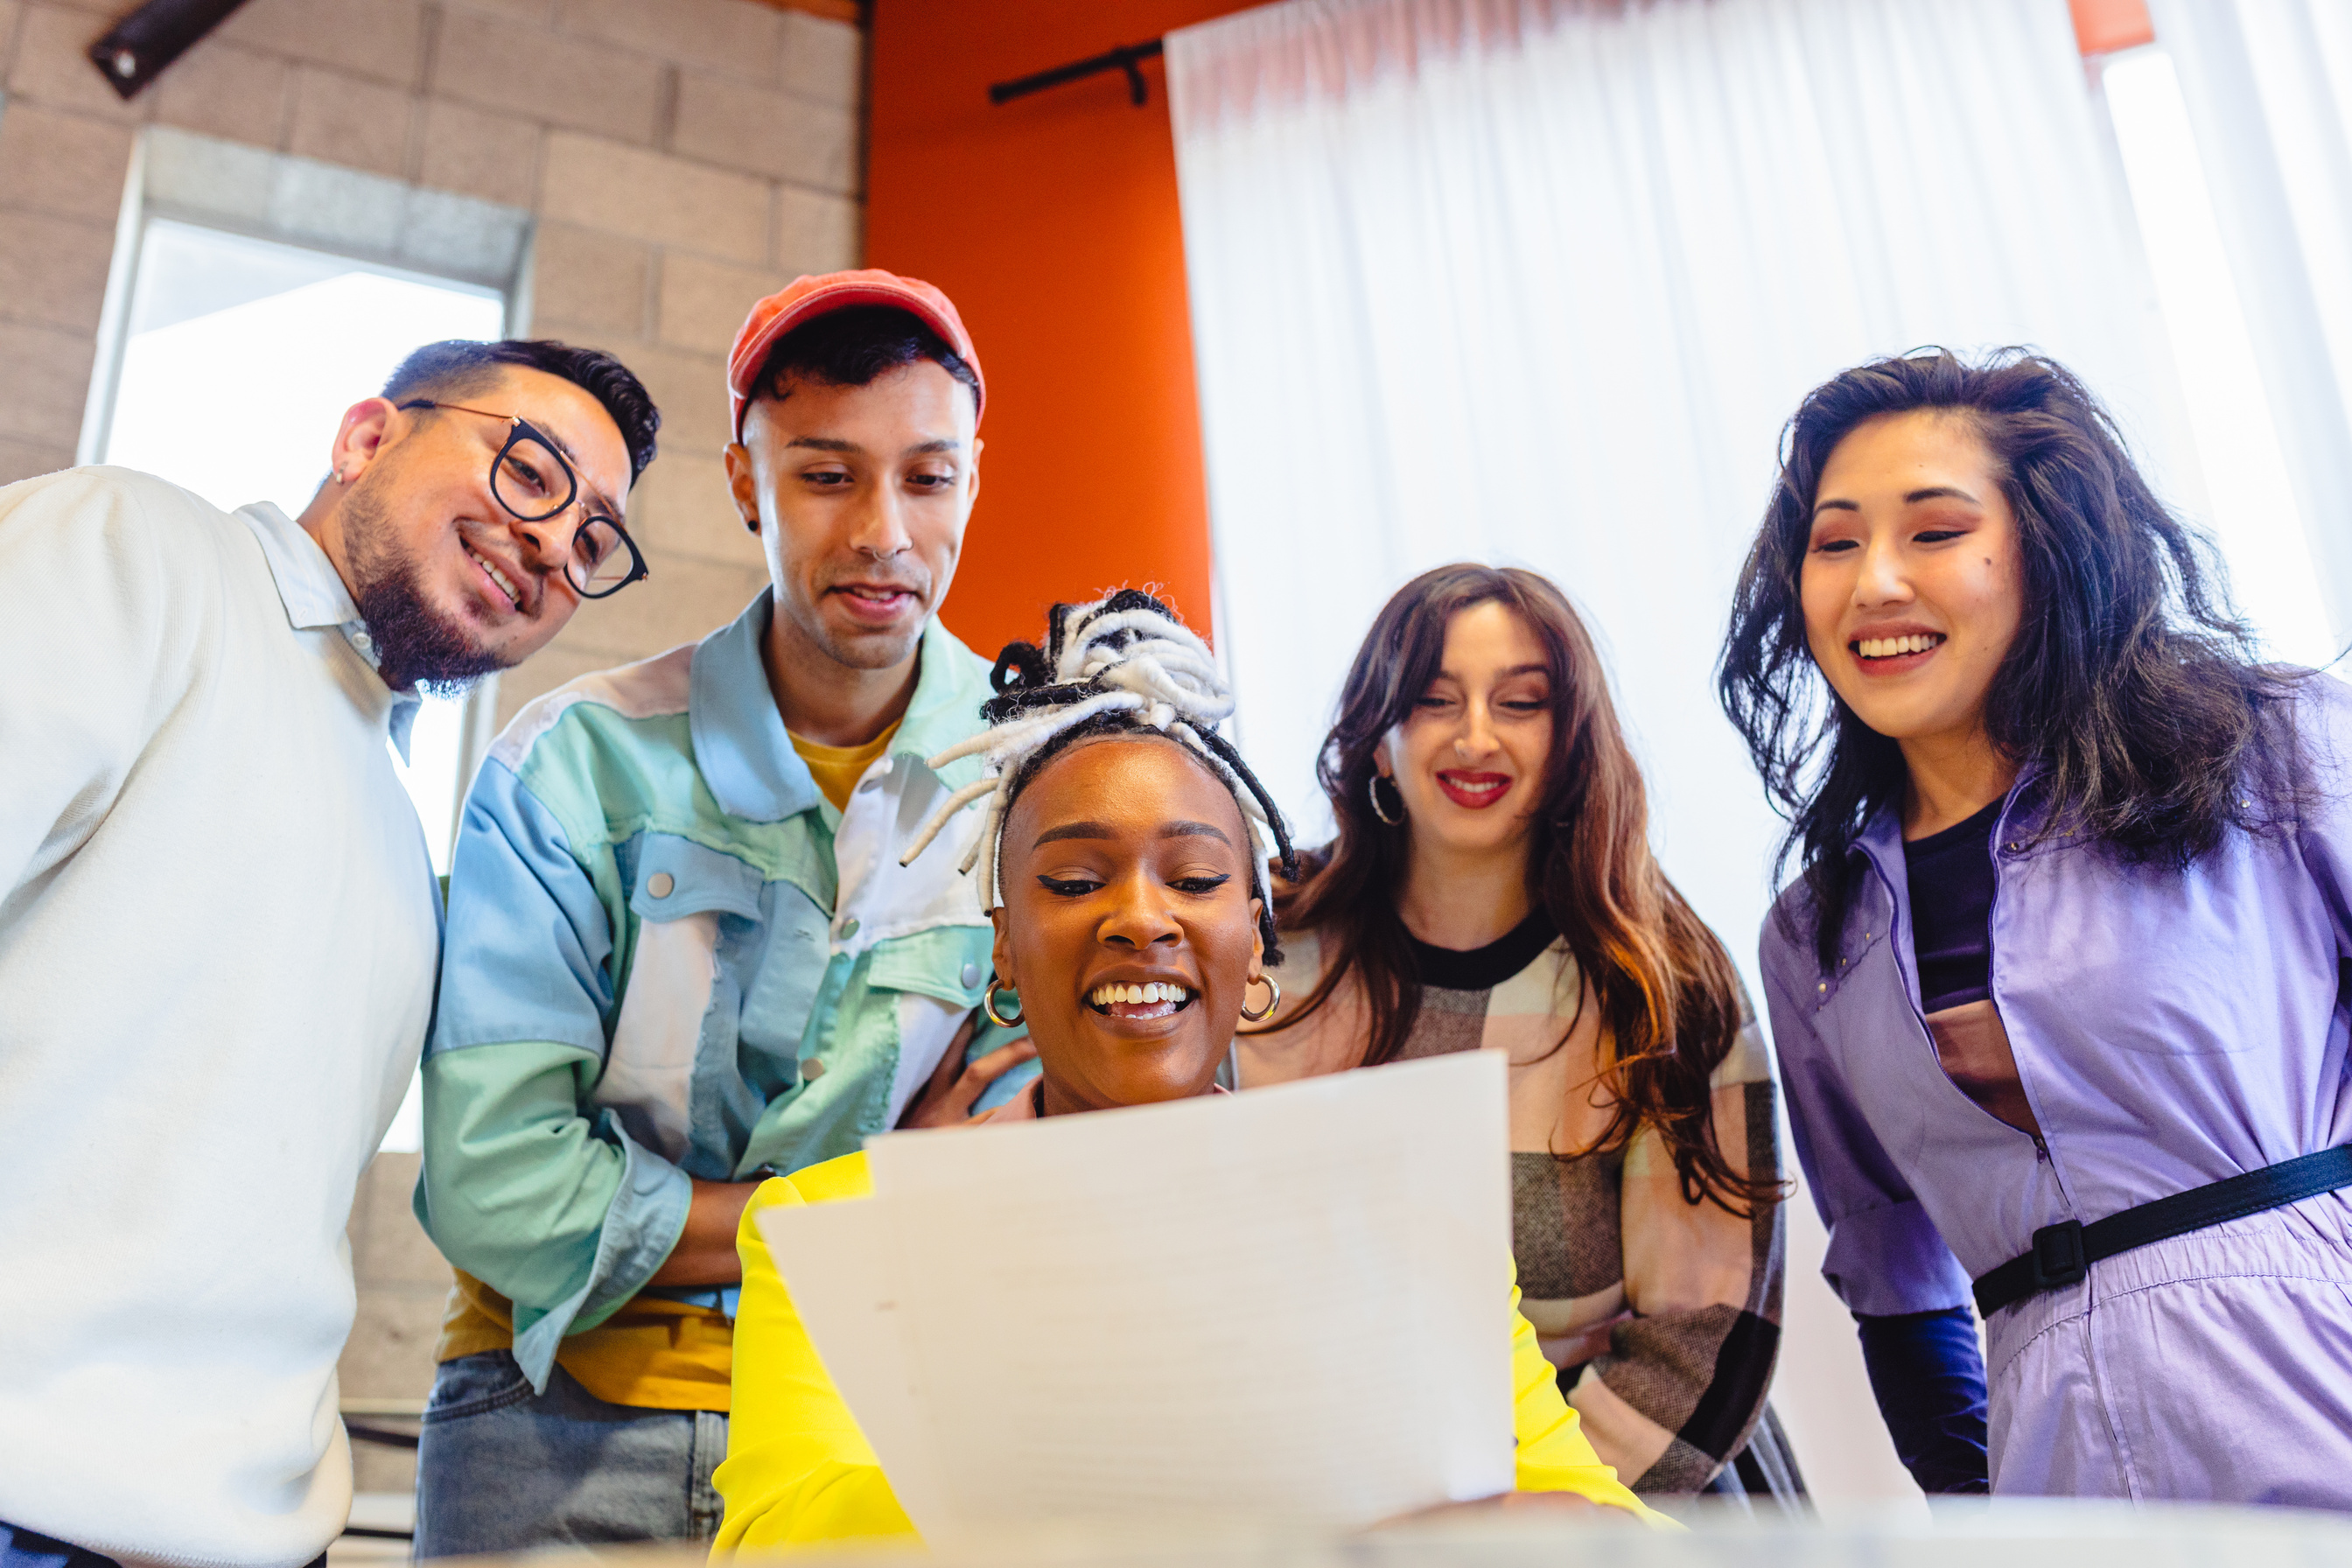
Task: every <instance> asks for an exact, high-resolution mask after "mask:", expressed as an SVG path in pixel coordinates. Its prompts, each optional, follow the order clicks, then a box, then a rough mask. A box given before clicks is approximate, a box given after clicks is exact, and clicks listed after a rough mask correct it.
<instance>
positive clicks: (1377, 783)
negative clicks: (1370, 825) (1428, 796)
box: [1364, 768, 1404, 827]
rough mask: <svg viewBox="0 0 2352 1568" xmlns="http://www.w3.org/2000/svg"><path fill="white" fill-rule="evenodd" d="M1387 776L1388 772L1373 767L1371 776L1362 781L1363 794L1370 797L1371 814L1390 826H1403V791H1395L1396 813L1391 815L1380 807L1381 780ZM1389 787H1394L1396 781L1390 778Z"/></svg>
mask: <svg viewBox="0 0 2352 1568" xmlns="http://www.w3.org/2000/svg"><path fill="white" fill-rule="evenodd" d="M1387 778H1388V774H1386V773H1382V772H1381V771H1380V769H1378V768H1374V769H1373V770H1372V776H1371V777H1370V778H1369V779H1367V780H1365V781H1364V794H1365V795H1368V796H1370V798H1371V803H1372V815H1373V816H1377V817H1379V818H1380V819H1381V821H1382V822H1385V823H1387V824H1388V825H1389V826H1391V827H1402V826H1404V792H1403V791H1402V790H1398V791H1397V814H1396V815H1395V816H1390V815H1389V814H1388V813H1387V812H1385V811H1383V810H1381V780H1383V779H1387ZM1389 787H1390V788H1391V789H1395V788H1396V783H1395V781H1394V780H1392V779H1391V780H1390V781H1389Z"/></svg>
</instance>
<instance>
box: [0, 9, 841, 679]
mask: <svg viewBox="0 0 2352 1568" xmlns="http://www.w3.org/2000/svg"><path fill="white" fill-rule="evenodd" d="M122 8H123V6H122V4H121V0H0V94H5V104H0V363H6V364H7V365H8V366H9V374H7V375H5V376H0V483H5V482H7V481H9V480H12V479H21V478H24V477H26V476H27V475H31V474H37V473H45V472H47V471H48V470H50V469H52V468H63V467H66V466H68V464H70V463H71V462H72V461H73V459H74V450H75V444H76V440H77V437H78V436H79V431H80V428H81V423H82V411H83V407H84V405H85V402H86V400H87V397H88V393H89V384H90V377H91V374H92V371H93V368H94V366H95V363H96V361H97V357H98V354H99V352H100V348H99V344H98V342H97V337H98V331H99V319H100V310H101V307H102V303H103V300H104V294H105V287H106V278H107V270H108V266H109V263H110V258H111V256H112V253H113V247H114V228H115V224H116V221H117V216H118V214H119V212H120V211H121V201H122V186H123V181H124V179H125V176H126V172H127V171H128V170H129V168H130V166H131V151H132V146H133V142H134V139H135V138H137V137H138V136H139V135H140V134H141V132H142V128H143V127H145V126H147V125H151V124H152V125H163V126H171V127H174V128H177V129H180V130H184V131H190V132H198V133H200V134H202V135H204V136H206V137H211V138H216V139H220V140H225V141H228V142H239V143H244V144H247V145H250V146H255V147H260V148H266V149H269V150H271V151H274V152H280V153H291V154H295V155H297V156H299V157H302V158H307V159H314V160H317V161H319V162H321V163H331V164H334V165H338V166H340V167H342V168H346V169H351V170H356V171H360V172H362V173H366V174H378V175H383V176H386V177H387V178H388V179H389V180H391V181H397V182H400V183H402V184H404V185H408V186H414V187H423V188H425V189H427V190H433V191H444V192H449V193H453V194H456V195H465V196H472V197H478V198H480V199H483V200H487V201H491V202H496V203H499V204H503V205H508V206H512V207H519V208H522V209H524V210H526V211H528V212H530V214H532V215H533V216H534V219H535V224H534V229H535V236H534V242H533V245H532V247H531V251H530V257H531V259H530V263H529V265H528V268H527V271H526V275H525V277H523V278H522V279H520V284H521V289H520V293H521V297H522V299H523V300H524V301H526V303H527V305H528V307H529V310H530V320H529V322H528V328H529V330H530V331H531V332H532V333H533V334H534V335H539V336H549V337H562V338H566V339H569V340H572V341H573V342H586V343H593V344H594V345H596V346H598V347H602V348H606V349H610V350H611V351H613V352H614V353H617V354H619V355H620V356H621V358H622V359H623V360H624V361H625V362H626V363H628V364H629V365H630V366H631V367H632V368H634V369H635V370H636V372H637V373H638V374H639V375H641V376H642V377H643V378H644V379H645V381H646V385H647V386H648V387H649V388H650V389H651V390H652V392H653V395H654V397H655V399H656V402H658V403H659V404H660V405H661V407H662V411H663V416H664V429H663V432H662V457H661V459H660V460H659V461H658V462H657V463H656V465H655V466H654V467H653V468H651V469H650V470H648V472H647V474H646V478H645V479H644V481H643V482H642V483H641V484H640V486H639V488H638V491H637V494H636V495H635V498H634V499H633V500H632V502H631V506H630V522H631V526H632V528H633V530H634V531H635V532H636V534H637V537H638V540H639V542H640V543H641V544H642V545H643V546H644V548H645V550H646V560H647V563H648V565H649V566H650V567H651V568H652V571H653V577H652V579H651V580H650V581H649V582H646V583H643V584H636V585H635V586H632V587H631V588H629V589H628V590H627V591H626V592H625V593H623V594H621V595H617V596H616V597H614V598H613V599H611V600H609V601H606V602H604V603H602V604H592V605H585V606H583V608H582V610H581V612H580V614H579V615H578V616H576V617H575V618H574V620H573V622H572V626H570V627H569V628H567V630H566V631H565V633H564V635H563V636H562V637H561V638H559V639H558V640H557V642H556V643H555V644H554V645H553V646H551V647H550V648H548V649H547V650H546V651H545V652H544V653H542V654H541V655H540V656H539V657H538V658H535V659H534V660H532V661H531V662H530V664H529V665H526V666H525V667H524V668H521V669H519V670H516V671H513V672H510V673H509V674H508V675H507V676H506V677H504V678H503V679H501V681H500V683H499V703H498V717H499V721H501V722H503V721H504V720H505V719H506V718H507V717H509V715H511V714H512V712H513V711H514V710H515V709H517V708H519V707H520V706H521V704H522V703H523V702H525V701H527V700H529V699H530V698H531V697H534V696H536V695H538V694H539V693H540V692H541V691H544V690H546V689H550V688H551V687H553V686H556V685H558V684H561V683H562V681H564V680H567V679H571V678H572V676H574V675H578V674H581V673H583V672H584V671H586V670H589V669H593V668H602V667H604V666H607V665H612V664H615V663H621V662H625V661H626V660H629V659H633V658H643V657H645V656H646V655H649V654H652V653H656V652H659V651H660V650H662V649H663V648H667V647H673V646H675V645H676V644H677V643H679V642H683V641H687V640H688V639H690V638H693V637H698V636H699V635H701V634H702V633H703V632H705V631H708V630H709V628H710V627H711V626H714V625H716V624H718V623H719V622H720V621H722V620H725V619H726V618H728V617H729V616H732V615H733V614H734V613H735V612H736V611H737V610H738V609H739V608H740V607H741V605H742V604H743V603H744V602H745V601H746V600H747V599H749V598H750V596H751V595H752V593H754V592H755V591H756V590H757V589H758V587H759V586H760V584H761V582H763V581H764V574H763V569H762V568H761V563H760V556H759V552H758V549H757V548H756V542H754V541H753V540H751V538H750V536H749V535H747V534H746V533H745V532H744V531H743V530H742V528H741V526H740V523H738V522H737V521H735V520H734V510H733V508H732V506H731V505H730V503H729V502H728V500H727V496H726V487H725V481H724V477H723V474H722V473H721V471H720V469H719V454H720V452H721V450H722V449H723V448H724V447H725V445H726V441H727V437H728V431H727V420H726V396H725V388H724V384H723V381H722V376H723V362H724V356H725V353H726V348H727V344H728V342H729V341H730V339H731V338H732V336H733V333H734V331H735V328H736V326H737V324H738V323H740V321H741V320H742V316H743V312H744V311H745V310H746V309H748V307H749V306H750V304H751V300H754V299H756V298H757V297H758V296H759V295H760V294H761V293H764V292H767V291H768V290H770V289H774V288H776V287H779V286H781V285H782V283H783V282H784V281H786V280H788V279H791V278H792V277H793V276H794V275H795V274H797V273H801V272H813V271H826V270H831V269H833V268H841V267H851V266H856V264H857V260H858V257H859V254H860V248H861V243H862V241H861V230H862V226H863V210H864V209H863V171H862V163H863V158H862V151H861V132H860V113H861V104H860V94H861V83H862V79H863V70H864V61H863V58H862V55H863V40H862V37H861V36H860V34H859V33H858V31H857V29H856V27H854V26H850V25H848V24H845V23H842V22H837V21H833V20H828V19H824V18H821V17H818V16H809V15H805V14H802V13H799V12H795V11H793V10H789V9H779V8H777V7H775V6H772V5H761V4H756V3H754V0H247V4H246V5H243V6H242V7H241V8H239V9H238V10H237V11H236V13H234V14H233V15H231V16H229V18H228V19H227V20H226V22H224V23H223V24H222V25H221V26H220V27H219V28H218V29H217V30H216V31H215V33H214V34H213V35H212V36H211V37H208V38H206V39H205V41H204V42H202V43H200V44H198V45H197V46H196V47H194V49H192V50H190V51H189V52H188V53H187V54H186V55H185V56H184V57H182V58H181V59H180V60H179V61H178V62H177V63H175V64H174V65H173V67H172V68H170V69H169V70H168V71H167V72H165V73H164V75H163V78H162V79H160V80H159V81H158V82H157V83H156V84H155V85H154V86H153V87H152V88H150V89H148V90H147V91H146V92H145V93H143V94H142V95H141V96H140V97H139V98H138V99H136V100H132V101H131V103H128V104H125V103H123V102H121V100H118V99H117V98H116V97H115V96H114V94H113V92H112V91H111V90H110V89H108V88H107V87H106V85H105V84H104V83H103V82H102V81H100V79H99V77H98V74H97V72H96V71H95V70H94V69H93V68H91V67H90V65H89V61H88V60H87V59H86V58H84V55H83V51H84V50H85V49H86V48H87V47H88V46H89V42H90V40H91V39H92V38H94V37H97V36H98V35H99V34H100V32H102V31H103V30H104V29H105V27H106V26H107V24H108V23H109V21H110V20H111V18H112V17H113V16H115V15H116V14H117V13H119V12H120V11H121V9H122ZM387 188H389V187H387Z"/></svg>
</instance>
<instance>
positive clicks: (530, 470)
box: [400, 397, 653, 599]
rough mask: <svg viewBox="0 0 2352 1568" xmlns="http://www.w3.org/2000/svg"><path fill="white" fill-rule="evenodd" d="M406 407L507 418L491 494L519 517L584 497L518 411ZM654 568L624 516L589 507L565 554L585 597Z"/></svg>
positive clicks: (547, 512)
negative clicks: (622, 520)
mask: <svg viewBox="0 0 2352 1568" xmlns="http://www.w3.org/2000/svg"><path fill="white" fill-rule="evenodd" d="M400 406H401V407H402V408H404V409H406V408H443V409H447V410H448V411H449V412H451V413H453V414H478V415H480V416H482V417H483V418H485V419H503V420H505V421H506V424H507V441H506V445H505V446H503V447H499V450H498V455H497V456H496V457H494V458H491V459H490V494H491V496H492V497H494V498H495V499H496V500H497V501H498V503H499V505H500V506H502V507H504V508H505V509H506V510H507V513H508V515H509V516H510V517H512V518H513V519H514V520H515V521H518V522H545V521H548V520H549V519H550V518H553V517H561V516H562V515H563V514H564V513H565V512H566V511H568V510H571V508H572V502H574V501H576V500H579V499H580V476H579V475H578V474H576V473H574V472H573V471H572V465H571V464H570V463H569V462H567V461H566V460H565V459H564V456H563V454H562V452H560V451H558V450H557V449H556V446H555V443H554V442H553V441H551V440H550V439H549V438H548V437H547V435H546V434H545V432H543V431H541V429H540V428H539V427H538V426H535V425H533V424H532V423H531V422H530V420H528V419H525V418H523V417H522V416H520V415H519V414H494V413H492V412H491V411H490V410H488V409H487V408H468V407H467V406H466V405H464V404H462V403H436V402H435V401H434V400H433V399H432V398H429V397H413V398H411V399H409V400H408V401H407V402H406V403H404V404H402V405H400ZM652 575H653V574H652V573H651V572H648V571H647V570H646V558H645V556H644V555H643V554H641V553H639V552H638V550H637V542H636V541H635V540H634V539H631V538H630V537H629V531H628V530H627V529H625V528H623V527H622V526H621V525H620V522H619V521H617V520H615V519H614V518H610V517H607V516H605V515H604V513H603V512H600V511H591V512H588V513H586V515H584V516H583V517H582V518H581V520H580V526H579V527H578V528H576V529H574V530H573V531H572V552H571V553H570V554H569V555H567V556H566V557H565V558H564V562H563V579H564V581H565V582H567V583H569V584H572V588H573V589H574V590H575V591H576V592H577V593H578V594H579V595H580V596H581V597H582V598H583V599H603V598H607V597H609V596H611V595H614V594H617V593H619V592H620V591H621V590H622V589H624V588H625V587H627V586H628V585H629V584H632V583H635V582H638V581H640V580H641V579H643V578H646V577H650V576H652Z"/></svg>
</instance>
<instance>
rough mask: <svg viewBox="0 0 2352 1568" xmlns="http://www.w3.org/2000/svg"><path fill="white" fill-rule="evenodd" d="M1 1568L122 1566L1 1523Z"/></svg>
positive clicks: (319, 1564)
mask: <svg viewBox="0 0 2352 1568" xmlns="http://www.w3.org/2000/svg"><path fill="white" fill-rule="evenodd" d="M326 1563H327V1558H326V1554H325V1553H324V1552H320V1554H319V1555H318V1556H317V1557H316V1558H313V1559H312V1560H311V1563H310V1568H326ZM0 1568H121V1563H117V1562H115V1560H114V1559H113V1558H111V1557H106V1556H101V1555H100V1554H99V1553H98V1552H92V1551H90V1550H89V1548H88V1547H86V1546H76V1545H75V1544H74V1543H73V1542H69V1541H59V1540H58V1539H57V1538H56V1537H55V1536H52V1535H39V1534H36V1533H35V1532H34V1531H29V1530H26V1528H25V1527H24V1526H23V1525H21V1524H11V1523H9V1522H8V1521H6V1520H5V1519H0Z"/></svg>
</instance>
